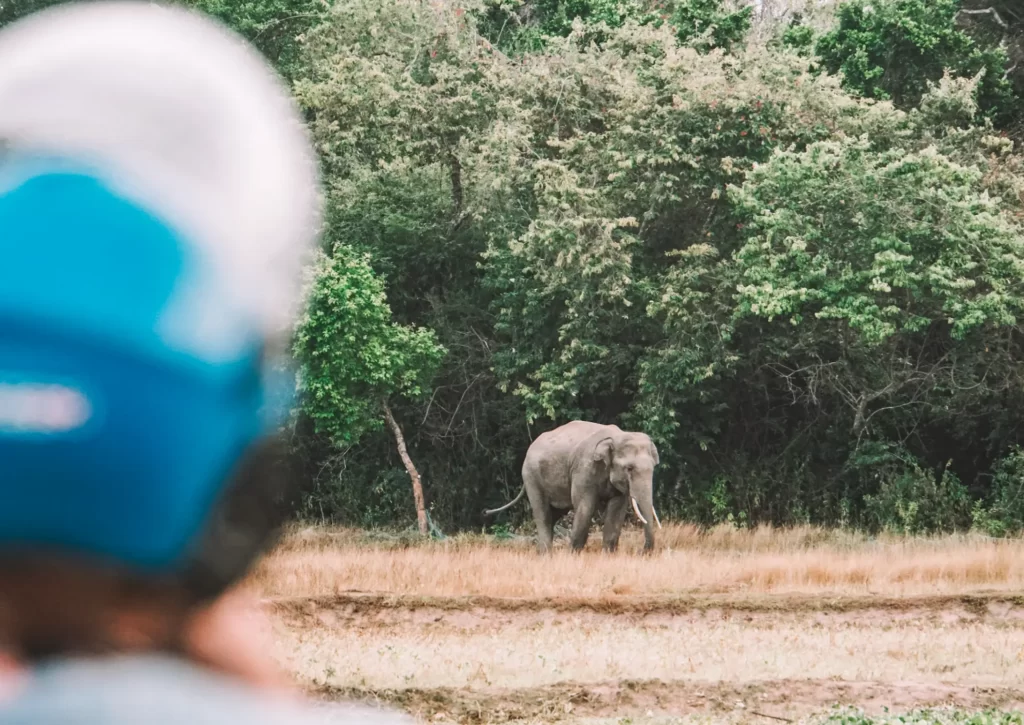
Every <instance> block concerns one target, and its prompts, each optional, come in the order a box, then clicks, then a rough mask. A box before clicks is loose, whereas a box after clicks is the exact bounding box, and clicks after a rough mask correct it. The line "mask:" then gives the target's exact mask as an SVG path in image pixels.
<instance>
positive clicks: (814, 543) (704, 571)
mask: <svg viewBox="0 0 1024 725" xmlns="http://www.w3.org/2000/svg"><path fill="white" fill-rule="evenodd" d="M660 533H661V535H660V537H659V543H658V550H657V551H656V553H655V554H654V555H653V556H650V557H640V556H637V555H636V551H637V550H638V548H639V538H638V536H639V534H638V533H637V532H635V531H633V532H627V533H626V534H624V537H623V539H624V541H623V545H622V547H621V549H620V551H619V553H617V554H615V555H606V554H603V553H601V552H600V551H599V548H600V540H599V537H592V539H591V542H590V546H589V547H588V551H587V552H585V553H584V554H582V555H578V556H574V555H572V554H571V553H569V552H568V551H566V550H565V549H564V543H563V545H562V548H561V550H558V551H556V552H555V553H554V555H553V556H552V557H551V558H541V557H539V556H538V555H537V554H536V553H535V552H534V550H533V544H532V541H531V540H529V539H520V540H516V541H513V542H505V543H503V544H496V543H495V542H494V541H493V540H492V539H487V538H484V537H472V536H464V537H455V538H452V539H449V540H447V541H443V542H422V543H412V544H410V543H409V542H408V541H404V542H403V541H400V540H399V541H396V540H395V539H387V538H380V539H377V540H375V539H372V538H367V536H366V535H365V534H360V533H358V532H353V531H344V530H335V531H323V530H306V531H300V532H293V533H292V534H290V535H289V536H288V537H287V538H286V539H285V541H284V542H282V545H281V546H280V547H279V548H278V549H277V550H276V551H274V552H272V553H271V554H270V555H269V556H268V557H267V558H266V559H265V560H264V561H263V562H262V563H261V564H260V565H259V567H258V568H257V570H256V571H255V572H254V574H253V576H252V578H251V580H250V586H252V587H253V588H254V589H255V590H256V591H257V592H258V593H259V594H261V595H262V596H267V597H294V596H322V595H330V594H337V593H341V592H347V591H362V592H377V593H388V594H395V595H417V596H433V597H459V596H468V595H478V596H494V597H519V598H573V599H579V598H588V599H598V600H600V599H615V598H623V597H658V596H673V595H675V596H678V595H686V594H734V595H736V596H744V595H748V594H749V595H762V594H784V593H793V594H810V595H814V594H822V595H826V594H837V595H884V596H887V597H910V596H920V595H932V594H961V593H972V592H979V591H1001V592H1007V591H1018V590H1021V589H1022V588H1024V540H1021V539H1010V540H992V539H988V538H985V537H979V536H971V535H962V536H946V537H936V538H900V537H881V538H877V539H872V538H869V537H866V536H863V535H857V534H851V533H842V532H829V531H825V530H821V529H815V528H811V527H804V528H796V529H772V528H768V527H763V528H759V529H754V530H737V529H733V528H730V527H719V528H717V529H713V530H711V531H706V532H700V531H698V530H697V529H696V528H694V527H689V526H676V525H666V527H665V530H663V531H662V532H660Z"/></svg>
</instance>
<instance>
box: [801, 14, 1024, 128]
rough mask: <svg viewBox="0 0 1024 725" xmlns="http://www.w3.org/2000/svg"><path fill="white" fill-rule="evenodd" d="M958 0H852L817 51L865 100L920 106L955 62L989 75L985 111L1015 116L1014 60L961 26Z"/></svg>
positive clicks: (981, 93) (969, 72) (963, 70)
mask: <svg viewBox="0 0 1024 725" xmlns="http://www.w3.org/2000/svg"><path fill="white" fill-rule="evenodd" d="M960 5H961V3H960V0H846V2H844V3H843V4H842V5H841V6H840V7H839V12H838V20H839V23H838V27H836V28H835V29H833V30H832V31H831V32H829V33H827V34H826V35H824V36H823V37H822V38H821V39H820V40H819V41H818V44H817V52H818V55H819V56H820V57H821V60H822V62H823V63H824V65H825V67H826V68H827V69H828V70H829V71H830V72H832V73H840V72H841V73H842V75H843V84H844V86H845V87H846V88H848V89H849V90H850V91H852V92H854V93H857V94H859V95H862V96H864V97H866V98H886V99H892V100H893V101H894V102H895V103H896V104H897V105H898V106H900V107H903V108H910V107H913V106H915V105H916V104H917V103H918V102H919V101H920V99H921V97H922V96H923V95H924V93H925V91H926V90H927V84H928V82H929V81H932V82H934V81H937V80H938V79H939V78H940V77H941V76H942V74H943V72H944V70H945V69H947V68H949V69H952V70H954V71H955V72H956V73H958V74H960V75H965V76H968V77H970V76H974V75H976V74H978V73H983V77H982V80H981V85H980V86H979V88H978V102H979V106H980V108H981V110H982V112H983V113H985V114H987V115H990V116H991V117H993V118H998V119H1001V120H1005V121H1012V120H1013V115H1014V114H1015V112H1016V110H1017V109H1018V108H1019V107H1020V99H1019V98H1018V97H1017V96H1016V94H1015V92H1014V89H1013V84H1012V83H1011V82H1010V81H1009V80H1008V78H1007V69H1008V68H1009V66H1010V63H1009V58H1008V56H1007V54H1006V51H1005V50H1004V49H1003V48H1002V47H1001V46H1000V44H999V43H987V44H986V43H981V42H979V41H977V40H975V38H974V37H972V36H971V35H968V34H967V33H966V32H965V31H964V30H963V29H961V28H960V27H959V26H958V25H957V16H958V11H959V10H960Z"/></svg>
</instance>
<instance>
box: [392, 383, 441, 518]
mask: <svg viewBox="0 0 1024 725" xmlns="http://www.w3.org/2000/svg"><path fill="white" fill-rule="evenodd" d="M383 405H384V419H385V420H387V422H388V425H389V426H390V427H391V432H392V433H394V434H395V443H396V444H397V446H398V455H399V456H400V457H401V458H402V463H403V464H405V470H406V471H408V473H409V478H411V479H412V499H413V501H414V502H415V503H416V521H417V522H419V525H420V533H421V534H423V535H424V536H427V535H428V534H429V533H430V529H429V528H428V527H427V508H426V506H424V504H423V484H422V483H421V482H420V474H419V471H417V470H416V466H414V465H413V464H412V459H411V458H409V450H408V449H407V448H406V447H405V436H403V435H402V429H401V427H400V426H399V425H398V421H397V420H395V416H394V415H392V414H391V408H390V407H389V406H388V404H387V402H385V403H383Z"/></svg>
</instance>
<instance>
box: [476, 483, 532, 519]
mask: <svg viewBox="0 0 1024 725" xmlns="http://www.w3.org/2000/svg"><path fill="white" fill-rule="evenodd" d="M524 493H526V486H523V487H522V488H521V489H519V495H518V496H516V497H515V498H514V499H512V500H511V501H509V502H508V503H507V504H505V505H504V506H502V507H501V508H496V509H484V516H490V515H492V514H496V513H500V512H502V511H504V510H505V509H507V508H511V507H512V506H514V505H515V504H517V503H519V500H520V499H521V498H522V497H523V494H524Z"/></svg>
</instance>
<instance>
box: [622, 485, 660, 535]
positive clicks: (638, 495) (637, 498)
mask: <svg viewBox="0 0 1024 725" xmlns="http://www.w3.org/2000/svg"><path fill="white" fill-rule="evenodd" d="M645 478H646V480H642V481H635V482H633V481H631V482H630V486H629V496H630V498H631V499H632V502H631V503H632V504H633V512H634V513H635V514H636V517H637V518H638V519H640V523H642V524H643V525H644V551H650V550H651V549H653V548H654V524H655V523H657V524H658V527H659V528H661V522H660V521H658V514H656V513H655V512H654V500H653V499H654V496H653V491H652V488H651V483H652V482H651V478H647V477H645Z"/></svg>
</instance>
